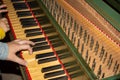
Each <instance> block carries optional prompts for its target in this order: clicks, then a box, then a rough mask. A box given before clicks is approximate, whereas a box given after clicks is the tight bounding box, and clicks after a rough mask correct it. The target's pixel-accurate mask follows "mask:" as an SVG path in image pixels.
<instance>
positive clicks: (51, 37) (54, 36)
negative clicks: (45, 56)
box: [48, 35, 58, 40]
mask: <svg viewBox="0 0 120 80" xmlns="http://www.w3.org/2000/svg"><path fill="white" fill-rule="evenodd" d="M54 38H58V35H53V36H48V39H49V40H51V39H54Z"/></svg>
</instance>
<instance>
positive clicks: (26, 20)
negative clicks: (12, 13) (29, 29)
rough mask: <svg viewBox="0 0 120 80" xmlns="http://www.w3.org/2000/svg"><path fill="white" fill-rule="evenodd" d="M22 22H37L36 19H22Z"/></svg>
mask: <svg viewBox="0 0 120 80" xmlns="http://www.w3.org/2000/svg"><path fill="white" fill-rule="evenodd" d="M20 22H21V23H24V22H35V19H34V18H22V19H20Z"/></svg>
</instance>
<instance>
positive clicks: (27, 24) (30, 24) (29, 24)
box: [22, 22, 38, 28]
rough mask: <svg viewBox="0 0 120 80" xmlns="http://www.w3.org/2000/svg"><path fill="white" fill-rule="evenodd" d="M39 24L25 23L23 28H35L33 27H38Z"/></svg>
mask: <svg viewBox="0 0 120 80" xmlns="http://www.w3.org/2000/svg"><path fill="white" fill-rule="evenodd" d="M37 25H38V24H37V23H35V22H27V23H26V22H25V23H22V27H23V28H25V27H33V26H37Z"/></svg>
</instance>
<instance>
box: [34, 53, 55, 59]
mask: <svg viewBox="0 0 120 80" xmlns="http://www.w3.org/2000/svg"><path fill="white" fill-rule="evenodd" d="M50 56H54V52H48V53H44V54H36V56H35V58H36V59H40V58H45V57H50Z"/></svg>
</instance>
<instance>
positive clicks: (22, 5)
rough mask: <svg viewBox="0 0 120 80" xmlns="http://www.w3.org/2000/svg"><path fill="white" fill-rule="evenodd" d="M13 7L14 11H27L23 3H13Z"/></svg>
mask: <svg viewBox="0 0 120 80" xmlns="http://www.w3.org/2000/svg"><path fill="white" fill-rule="evenodd" d="M13 6H14V8H15V10H22V9H28V7H27V6H26V4H25V2H22V3H13Z"/></svg>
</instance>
